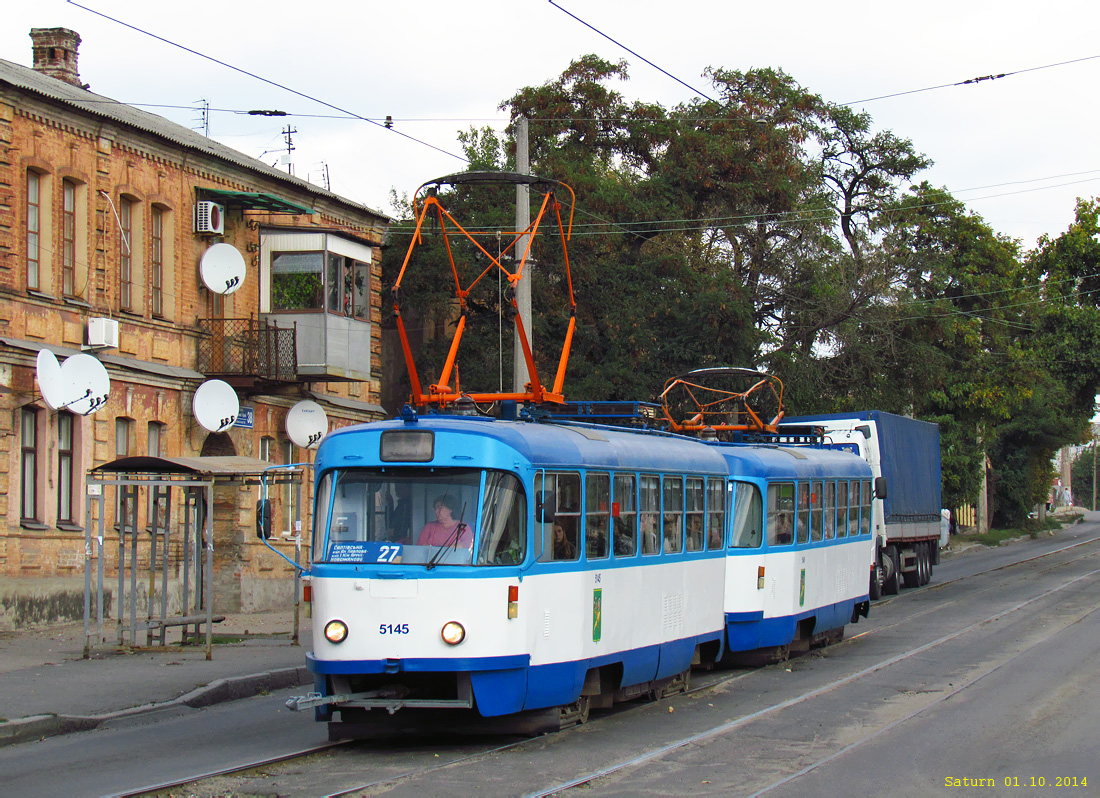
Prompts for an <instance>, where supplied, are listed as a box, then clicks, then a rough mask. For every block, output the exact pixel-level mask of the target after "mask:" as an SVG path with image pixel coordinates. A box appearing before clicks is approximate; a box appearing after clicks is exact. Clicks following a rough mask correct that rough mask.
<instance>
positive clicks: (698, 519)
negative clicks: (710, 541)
mask: <svg viewBox="0 0 1100 798" xmlns="http://www.w3.org/2000/svg"><path fill="white" fill-rule="evenodd" d="M687 550H688V551H702V550H703V516H702V514H697V513H692V514H691V515H689V516H688V519H687Z"/></svg>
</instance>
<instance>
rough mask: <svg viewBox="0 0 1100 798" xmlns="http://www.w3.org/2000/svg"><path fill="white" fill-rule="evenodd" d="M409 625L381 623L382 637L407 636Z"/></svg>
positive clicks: (379, 627)
mask: <svg viewBox="0 0 1100 798" xmlns="http://www.w3.org/2000/svg"><path fill="white" fill-rule="evenodd" d="M408 633H409V625H408V624H407V623H381V624H379V625H378V634H380V635H407V634H408Z"/></svg>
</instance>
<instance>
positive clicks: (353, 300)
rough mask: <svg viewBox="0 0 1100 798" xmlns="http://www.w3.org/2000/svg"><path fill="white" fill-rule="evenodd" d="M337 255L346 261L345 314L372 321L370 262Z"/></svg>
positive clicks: (344, 267) (344, 265) (344, 264)
mask: <svg viewBox="0 0 1100 798" xmlns="http://www.w3.org/2000/svg"><path fill="white" fill-rule="evenodd" d="M330 257H331V256H330ZM336 257H340V259H341V260H343V262H344V263H343V269H344V297H343V303H344V304H343V309H344V315H345V316H351V317H353V318H356V319H363V320H364V321H370V264H369V263H363V262H362V261H359V260H355V259H354V258H345V257H342V256H336Z"/></svg>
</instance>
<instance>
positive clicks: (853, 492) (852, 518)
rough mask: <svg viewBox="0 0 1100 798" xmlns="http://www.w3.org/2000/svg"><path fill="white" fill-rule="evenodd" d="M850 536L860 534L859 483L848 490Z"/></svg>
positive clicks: (854, 483) (852, 484) (855, 483)
mask: <svg viewBox="0 0 1100 798" xmlns="http://www.w3.org/2000/svg"><path fill="white" fill-rule="evenodd" d="M848 534H849V535H858V534H859V483H858V482H853V483H851V487H850V488H849V490H848Z"/></svg>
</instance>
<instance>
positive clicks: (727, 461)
mask: <svg viewBox="0 0 1100 798" xmlns="http://www.w3.org/2000/svg"><path fill="white" fill-rule="evenodd" d="M315 470H316V478H317V490H316V507H315V512H314V519H315V526H314V537H313V548H312V559H313V562H312V567H311V570H310V587H311V593H312V602H313V624H314V625H313V628H314V633H313V636H314V639H313V650H312V652H310V654H309V655H308V664H309V667H310V669H311V670H312V672H313V673H314V676H315V692H314V693H313V694H311V695H310V696H308V697H306V698H303V699H297V703H296V707H297V708H306V707H310V706H312V707H314V708H315V710H316V713H317V717H318V719H319V720H327V721H330V727H329V728H330V736H332V737H334V738H335V737H343V736H354V735H358V734H362V733H367V732H369V731H370V730H371V729H372V728H373V727H375V726H378V725H380V722H384V723H383V724H382V727H383V728H394V727H408V728H424V727H426V726H427V725H430V724H434V723H435V720H436V719H435V717H434V715H433V714H432V713H433V712H435V711H443V710H447V711H450V720H448V721H446V723H448V724H449V725H450V726H452V727H459V726H461V725H463V722H462V721H461V720H460V717H461V716H462V713H456V712H455V710H465V711H466V712H465V713H464V714H465V717H466V718H467V719H474V718H495V719H497V721H496V722H494V725H493V727H494V728H498V729H499V728H504V726H502V725H500V724H499V718H500V717H501V716H516V717H517V718H518V722H517V723H513V724H510V727H514V728H519V729H525V730H533V729H538V730H541V729H546V728H557V727H559V726H560V725H567V724H569V723H571V722H577V721H580V720H583V719H584V718H585V717H586V715H587V711H588V709H589V707H607V706H610V705H611V703H612V702H613V701H616V700H626V699H629V698H633V697H636V696H640V695H644V694H657V695H660V694H663V693H665V692H670V691H672V690H676V689H681V688H682V687H683V685H685V684H686V677H687V673H688V672H689V670H690V667H691V665H692V664H705V663H709V662H715V661H718V660H720V659H722V658H723V656H725V655H727V654H729V653H731V652H748V651H757V650H760V649H771V648H774V649H777V650H785V647H791V646H793V647H796V648H797V647H798V646H799V645H800V644H801V643H802V642H806V643H808V642H809V641H811V640H819V641H825V642H828V641H829V640H831V639H833V638H834V637H835V638H838V637H839V632H840V631H841V630H842V628H843V626H844V625H845V624H846V623H847V622H848V621H849V620H854V619H855V617H856V615H857V614H858V613H859V612H860V611H862V612H863V614H865V613H866V601H867V579H866V573H867V569H868V563H869V562H870V561H871V559H872V555H873V550H872V542H871V536H870V529H869V526H868V524H869V520H870V512H869V505H870V484H871V483H870V478H871V473H870V469H869V467H868V466H867V464H866V463H865V462H864V461H863V460H862V459H860V458H858V457H856V456H854V455H849V454H846V453H842V452H835V451H828V450H822V449H814V448H808V447H807V448H804V447H792V448H777V447H774V446H748V445H744V446H742V445H731V444H719V443H704V442H701V441H698V440H694V439H691V438H686V437H681V436H677V435H666V434H660V433H653V432H644V431H637V430H626V429H617V428H610V427H596V426H593V425H581V424H563V423H534V422H529V421H526V422H525V421H499V420H493V419H486V418H477V417H459V416H441V415H425V416H420V417H416V416H414V415H409V416H408V417H407V418H404V419H400V420H394V421H387V422H376V423H371V424H366V425H361V426H357V427H349V428H345V429H342V430H339V431H337V432H335V433H333V434H331V435H329V436H328V437H327V438H325V440H324V441H323V442H322V444H321V446H320V448H319V449H318V453H317V459H316V463H315ZM398 710H402V711H401V712H400V713H398V715H397V716H395V717H393V718H391V717H389V716H390V715H393V714H394V713H397V711H398ZM337 713H339V717H340V719H339V721H336V719H335V717H334V716H335V715H336V714H337ZM425 718H427V720H423V719H425ZM525 724H526V725H525Z"/></svg>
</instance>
